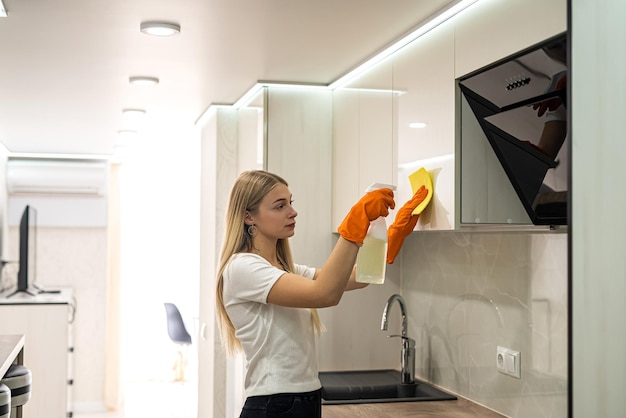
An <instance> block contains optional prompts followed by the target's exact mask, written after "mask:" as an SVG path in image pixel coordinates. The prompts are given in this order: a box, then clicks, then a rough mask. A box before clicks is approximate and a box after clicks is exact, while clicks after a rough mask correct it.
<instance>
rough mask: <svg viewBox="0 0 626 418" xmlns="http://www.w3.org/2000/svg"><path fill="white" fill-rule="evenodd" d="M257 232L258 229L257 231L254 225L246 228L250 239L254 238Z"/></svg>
mask: <svg viewBox="0 0 626 418" xmlns="http://www.w3.org/2000/svg"><path fill="white" fill-rule="evenodd" d="M257 231H258V229H257V227H256V225H250V226H248V235H250V236H251V237H253V236H255V235H256V233H257Z"/></svg>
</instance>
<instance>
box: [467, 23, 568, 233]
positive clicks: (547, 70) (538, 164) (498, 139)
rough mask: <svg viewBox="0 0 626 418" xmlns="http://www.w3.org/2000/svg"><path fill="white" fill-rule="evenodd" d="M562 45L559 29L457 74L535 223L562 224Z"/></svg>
mask: <svg viewBox="0 0 626 418" xmlns="http://www.w3.org/2000/svg"><path fill="white" fill-rule="evenodd" d="M566 51H567V42H566V36H565V34H562V35H559V36H557V37H554V38H551V39H549V40H547V41H545V42H542V43H541V44H538V45H535V46H533V47H531V48H529V49H526V50H524V51H521V52H519V53H517V54H515V55H513V56H510V57H507V58H505V59H503V60H500V61H498V62H496V63H494V64H492V65H490V66H488V67H485V68H483V69H480V70H478V71H476V72H474V73H472V74H469V75H467V76H465V77H462V78H460V79H459V80H458V83H459V88H460V91H461V93H462V95H463V98H464V99H465V100H466V101H467V103H468V104H469V108H470V109H471V113H473V117H475V118H476V120H477V122H478V124H479V125H480V127H481V129H482V130H483V132H484V134H485V136H486V138H487V139H488V140H489V143H490V145H491V147H492V148H493V151H494V153H495V154H496V156H497V157H498V160H499V162H500V164H501V165H502V168H503V169H504V172H505V173H506V175H507V177H508V178H509V180H510V182H511V185H512V186H513V188H514V189H515V192H516V193H517V195H518V197H519V199H520V201H521V203H522V205H523V206H524V209H525V210H526V212H527V213H528V216H529V218H530V220H531V221H532V222H533V224H535V225H566V224H567V206H568V203H567V202H568V190H569V168H568V165H569V149H570V146H569V142H570V139H569V135H567V126H568V123H567V117H568V112H567V94H566V91H567V88H566V86H567V57H566ZM462 117H467V115H462Z"/></svg>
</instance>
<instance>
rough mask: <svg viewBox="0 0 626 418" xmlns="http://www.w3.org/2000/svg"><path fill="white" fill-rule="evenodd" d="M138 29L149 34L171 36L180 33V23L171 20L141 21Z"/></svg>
mask: <svg viewBox="0 0 626 418" xmlns="http://www.w3.org/2000/svg"><path fill="white" fill-rule="evenodd" d="M140 29H141V31H142V32H143V33H145V34H146V35H151V36H173V35H177V34H179V33H180V25H179V24H177V23H171V22H142V23H141V26H140Z"/></svg>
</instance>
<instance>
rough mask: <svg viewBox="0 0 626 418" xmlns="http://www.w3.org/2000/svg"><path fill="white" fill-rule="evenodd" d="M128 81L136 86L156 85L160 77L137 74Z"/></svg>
mask: <svg viewBox="0 0 626 418" xmlns="http://www.w3.org/2000/svg"><path fill="white" fill-rule="evenodd" d="M128 82H129V83H130V84H132V85H134V86H155V85H157V84H159V79H158V78H156V77H144V76H136V77H129V79H128Z"/></svg>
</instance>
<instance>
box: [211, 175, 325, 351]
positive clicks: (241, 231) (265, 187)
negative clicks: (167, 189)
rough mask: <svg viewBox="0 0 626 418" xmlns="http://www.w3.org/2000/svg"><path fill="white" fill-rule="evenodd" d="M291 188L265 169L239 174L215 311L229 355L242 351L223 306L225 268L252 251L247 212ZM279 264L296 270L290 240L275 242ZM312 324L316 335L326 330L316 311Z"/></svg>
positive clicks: (229, 212) (232, 194) (230, 207)
mask: <svg viewBox="0 0 626 418" xmlns="http://www.w3.org/2000/svg"><path fill="white" fill-rule="evenodd" d="M279 183H280V184H284V185H285V186H288V184H287V182H286V181H285V180H284V179H282V178H281V177H279V176H277V175H276V174H272V173H269V172H267V171H262V170H254V171H246V172H243V173H241V174H240V175H239V177H238V178H237V180H236V181H235V184H234V185H233V188H232V190H231V192H230V198H229V202H228V209H227V210H226V226H225V229H224V243H223V244H222V251H221V254H220V266H219V270H218V273H217V292H216V302H217V304H216V309H217V319H218V321H217V323H218V326H219V329H220V334H221V336H222V344H224V346H225V347H226V349H227V350H228V353H229V354H234V353H236V352H237V351H241V349H242V347H241V342H240V341H239V339H238V338H237V337H236V336H235V326H234V325H233V323H232V321H231V320H230V317H229V316H228V313H227V312H226V306H225V305H224V269H225V268H226V264H227V263H228V260H230V258H231V256H232V255H233V254H236V253H240V252H249V251H251V250H252V236H251V235H250V234H249V233H248V230H247V226H246V225H245V223H244V218H245V216H246V212H251V213H254V212H256V211H257V210H258V208H259V204H260V203H261V200H262V199H263V198H264V197H265V195H266V194H268V193H269V192H270V190H272V189H273V188H274V187H275V186H276V185H277V184H279ZM276 254H277V257H278V261H280V262H281V263H282V265H283V266H285V267H286V268H287V270H288V271H290V272H293V271H294V264H293V259H292V256H291V249H290V247H289V241H288V240H287V239H279V240H278V242H277V243H276ZM311 321H312V323H313V326H314V328H315V331H316V332H317V333H320V332H321V331H322V329H323V325H322V321H321V320H320V317H319V314H318V313H317V310H315V309H311Z"/></svg>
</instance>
